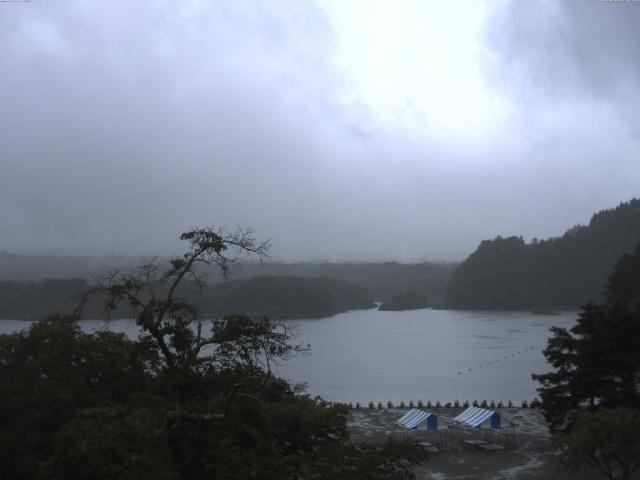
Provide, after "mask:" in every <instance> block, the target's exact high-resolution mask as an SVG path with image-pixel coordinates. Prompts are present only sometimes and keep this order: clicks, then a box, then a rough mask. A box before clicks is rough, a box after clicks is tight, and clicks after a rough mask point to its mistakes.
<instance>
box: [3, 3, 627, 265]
mask: <svg viewBox="0 0 640 480" xmlns="http://www.w3.org/2000/svg"><path fill="white" fill-rule="evenodd" d="M639 48H640V2H606V1H605V2H602V1H600V0H593V1H589V0H585V1H572V0H566V1H557V2H546V1H533V0H527V1H517V0H514V1H511V2H509V1H504V2H500V1H487V2H486V3H483V2H481V1H478V0H469V1H442V0H438V1H431V2H429V1H424V0H414V1H411V0H407V1H399V0H393V1H391V0H389V1H386V2H385V1H375V0H362V1H358V0H353V1H351V0H349V1H347V0H321V1H320V0H319V1H317V2H315V1H307V0H278V1H271V0H270V1H257V0H256V1H239V0H228V1H225V0H218V1H201V2H198V1H182V0H180V1H179V0H153V1H151V0H149V1H135V2H134V1H131V0H109V1H97V0H96V1H88V0H77V1H74V0H69V1H66V0H56V1H51V0H31V1H29V2H24V3H0V149H1V150H0V249H1V250H8V251H11V252H15V253H56V254H104V253H106V254H121V253H138V254H139V253H141V254H153V253H160V254H166V253H173V252H178V251H180V247H181V246H180V242H179V241H178V240H177V237H178V236H179V233H180V232H182V231H184V230H187V229H189V228H190V227H193V226H204V225H216V226H218V225H222V226H225V227H227V228H229V229H233V228H235V226H236V225H240V226H249V227H253V228H254V229H255V230H256V232H257V235H258V237H260V238H271V240H272V243H273V249H272V257H273V258H275V259H286V260H375V259H382V260H399V261H416V260H453V259H463V258H464V257H466V256H467V255H468V254H469V253H471V252H472V251H473V250H474V249H475V247H476V246H477V244H478V243H479V242H480V241H481V240H482V239H485V238H493V237H495V236H496V235H498V234H501V235H523V236H524V237H525V238H526V239H530V238H532V237H538V238H545V237H548V236H555V235H559V234H562V233H563V232H564V231H565V230H566V229H568V228H570V227H571V226H573V225H575V224H576V223H586V222H588V221H589V218H590V216H591V214H592V213H593V212H594V211H596V210H599V209H602V208H608V207H613V206H615V205H617V204H618V203H619V202H621V201H624V200H629V199H630V198H632V197H634V196H640V116H639V115H638V112H639V111H640V90H639V88H638V87H639V86H640V54H639Z"/></svg>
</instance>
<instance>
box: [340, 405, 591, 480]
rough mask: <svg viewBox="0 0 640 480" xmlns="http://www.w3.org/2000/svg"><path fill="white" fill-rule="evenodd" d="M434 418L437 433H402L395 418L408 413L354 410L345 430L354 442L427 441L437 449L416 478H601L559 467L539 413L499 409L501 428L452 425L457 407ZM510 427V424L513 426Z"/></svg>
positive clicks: (385, 410)
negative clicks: (483, 445)
mask: <svg viewBox="0 0 640 480" xmlns="http://www.w3.org/2000/svg"><path fill="white" fill-rule="evenodd" d="M430 411H431V412H432V413H434V414H435V415H437V416H438V424H439V431H438V432H437V433H435V432H426V431H425V430H421V429H419V430H417V431H411V432H403V431H402V430H400V429H399V428H398V427H397V423H396V422H397V421H398V419H399V418H400V417H401V416H402V415H404V414H405V413H407V412H408V409H405V410H401V409H381V410H378V409H359V410H358V409H354V410H352V411H351V413H350V414H349V419H348V428H349V431H350V432H351V438H352V439H353V440H354V441H367V442H383V441H385V440H386V439H387V438H395V439H406V440H409V441H415V442H428V443H430V444H431V445H433V446H434V447H436V449H437V450H438V452H437V453H431V454H430V459H431V460H430V461H429V462H427V463H425V464H423V465H421V466H419V467H418V469H417V477H418V478H419V479H425V480H426V479H432V480H461V479H467V480H469V479H489V480H502V479H522V480H533V479H558V480H592V479H594V480H595V479H597V478H600V477H599V476H597V475H595V474H594V473H592V472H591V471H589V470H581V471H578V472H571V471H568V470H566V469H564V468H562V467H561V465H560V462H559V458H560V456H559V452H558V450H557V448H556V447H555V445H554V444H553V441H552V438H551V435H550V434H549V431H548V429H547V426H546V423H545V421H544V417H543V416H542V412H541V411H540V410H538V409H521V408H503V409H500V410H498V412H499V413H500V415H501V417H502V428H501V429H500V430H499V431H493V430H491V429H490V428H481V429H471V428H460V427H453V428H449V425H451V424H452V419H453V417H455V416H456V415H458V414H459V413H460V412H461V411H462V409H430ZM512 423H513V424H514V425H512ZM465 440H481V441H484V442H487V443H490V444H495V445H500V446H501V447H503V449H501V450H496V451H484V450H481V449H479V448H478V447H472V446H469V445H468V444H467V443H465Z"/></svg>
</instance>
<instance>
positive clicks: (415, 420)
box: [398, 408, 431, 429]
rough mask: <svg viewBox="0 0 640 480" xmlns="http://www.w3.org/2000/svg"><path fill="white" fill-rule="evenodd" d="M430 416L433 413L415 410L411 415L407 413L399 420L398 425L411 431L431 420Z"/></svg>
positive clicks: (410, 412) (411, 411)
mask: <svg viewBox="0 0 640 480" xmlns="http://www.w3.org/2000/svg"><path fill="white" fill-rule="evenodd" d="M430 415H431V412H425V411H424V410H420V409H417V408H413V409H411V410H410V411H409V413H406V414H405V415H403V416H402V417H401V418H400V420H398V425H400V426H401V427H403V428H406V429H411V428H414V427H417V426H418V425H420V424H421V423H422V422H424V421H425V420H426V419H427V418H429V416H430Z"/></svg>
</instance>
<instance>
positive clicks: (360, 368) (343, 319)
mask: <svg viewBox="0 0 640 480" xmlns="http://www.w3.org/2000/svg"><path fill="white" fill-rule="evenodd" d="M575 319H576V312H562V313H561V314H559V315H550V316H546V315H536V314H532V313H529V312H487V311H483V312H477V311H462V310H411V311H405V312H380V311H377V310H357V311H351V312H347V313H343V314H339V315H335V316H333V317H329V318H321V319H314V320H295V321H292V323H293V324H295V325H296V327H297V334H298V339H297V341H298V342H299V343H303V344H306V343H309V344H311V352H310V355H308V356H299V357H295V358H293V359H291V360H289V361H288V362H284V363H282V364H281V365H278V366H277V367H276V371H277V373H278V374H279V375H280V376H283V377H285V378H288V379H289V380H290V381H291V382H293V383H301V382H307V383H308V387H309V388H308V391H309V393H311V394H313V395H321V396H322V397H323V398H325V399H327V400H335V401H352V402H356V401H360V402H361V403H362V402H368V401H369V400H373V401H375V402H378V401H382V402H384V403H386V401H387V400H392V401H393V402H394V403H397V402H399V401H400V400H404V401H405V402H408V401H409V400H414V401H417V400H423V401H424V402H426V401H427V400H430V401H432V402H435V401H438V400H439V401H441V402H447V401H454V400H456V399H457V400H460V401H462V400H469V401H473V400H478V401H481V400H484V399H486V400H488V401H491V400H495V401H498V400H502V401H505V402H506V401H508V400H512V401H514V402H518V403H519V402H520V401H521V400H524V399H526V400H531V399H533V398H534V397H535V396H536V390H535V389H536V387H537V384H536V382H534V381H533V380H531V373H532V372H536V373H544V372H546V371H548V370H549V366H548V365H547V363H546V360H545V358H544V356H543V354H542V350H543V349H544V348H545V346H546V342H547V339H548V338H549V329H550V327H551V326H554V325H556V326H561V327H570V326H571V325H573V324H574V323H575ZM26 325H28V323H26V322H19V321H12V320H3V321H0V333H9V332H13V331H17V330H20V329H22V328H24V327H25V326H26ZM81 325H82V328H83V329H84V330H85V331H92V330H96V329H100V328H105V323H104V322H102V321H90V320H87V321H82V322H81ZM109 328H110V329H112V330H114V331H121V332H126V333H127V334H128V335H130V336H132V337H135V336H136V335H137V329H136V327H135V325H133V323H132V322H131V321H127V320H115V321H112V322H111V323H110V324H109Z"/></svg>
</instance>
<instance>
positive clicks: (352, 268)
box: [234, 262, 458, 303]
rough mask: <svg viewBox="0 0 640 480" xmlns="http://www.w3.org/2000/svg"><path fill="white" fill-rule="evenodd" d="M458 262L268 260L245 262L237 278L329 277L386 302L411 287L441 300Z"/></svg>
mask: <svg viewBox="0 0 640 480" xmlns="http://www.w3.org/2000/svg"><path fill="white" fill-rule="evenodd" d="M457 266H458V264H457V263H436V262H424V263H397V262H381V263H269V264H266V265H259V264H245V265H243V266H242V268H241V269H240V270H238V271H237V272H234V277H235V278H244V277H248V276H255V275H292V276H296V277H329V278H337V279H340V280H344V281H346V282H350V283H353V284H355V285H360V286H362V287H365V288H366V289H367V290H368V291H369V293H370V294H371V296H372V297H373V299H374V300H375V301H380V302H382V301H385V300H387V299H389V298H391V297H392V296H393V295H396V294H398V293H403V292H406V291H409V290H413V291H416V292H420V293H423V294H424V295H425V296H426V297H427V298H428V299H429V301H431V302H434V303H442V302H444V299H445V294H446V285H447V282H448V281H449V279H450V278H451V274H452V272H453V271H454V270H455V268H456V267H457Z"/></svg>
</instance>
